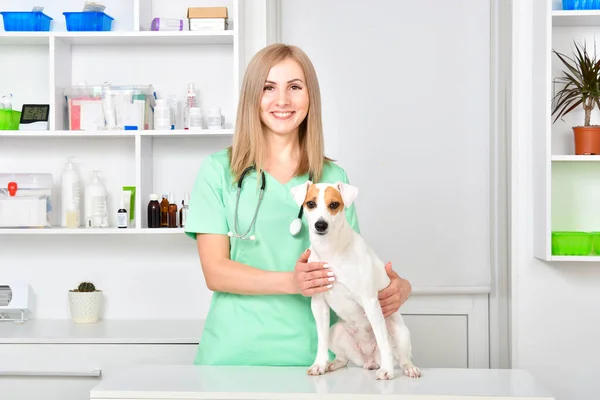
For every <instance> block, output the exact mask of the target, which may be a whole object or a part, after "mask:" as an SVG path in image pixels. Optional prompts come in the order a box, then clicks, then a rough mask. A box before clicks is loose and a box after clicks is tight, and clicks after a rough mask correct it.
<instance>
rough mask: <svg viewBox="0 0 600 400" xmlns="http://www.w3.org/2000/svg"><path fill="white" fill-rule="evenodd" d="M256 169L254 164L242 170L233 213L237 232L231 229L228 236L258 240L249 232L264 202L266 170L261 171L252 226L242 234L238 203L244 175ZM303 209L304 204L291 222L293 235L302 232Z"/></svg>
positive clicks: (310, 177)
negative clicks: (239, 225)
mask: <svg viewBox="0 0 600 400" xmlns="http://www.w3.org/2000/svg"><path fill="white" fill-rule="evenodd" d="M253 169H255V167H254V165H252V166H250V167H248V168H246V169H245V170H244V172H242V176H240V180H239V181H238V185H237V193H236V196H235V211H234V214H233V230H234V231H235V232H232V231H229V232H227V236H229V237H234V238H237V239H242V240H256V237H255V236H254V235H250V236H248V233H250V231H251V230H252V227H253V226H254V225H255V224H256V216H257V215H258V209H259V208H260V203H261V202H262V198H263V194H264V192H265V172H264V171H261V175H262V176H261V183H260V193H259V195H258V203H257V204H256V209H255V210H254V216H253V217H252V222H250V226H249V227H248V230H246V232H245V233H243V234H240V233H239V232H240V229H239V227H238V218H237V217H238V205H239V203H240V193H241V191H242V183H243V181H244V177H245V176H246V174H247V173H248V172H249V171H251V170H253ZM308 180H310V181H312V174H309V177H308ZM302 211H303V208H302V206H300V211H298V216H297V217H296V218H294V220H293V221H292V222H291V223H290V234H291V235H292V236H296V235H298V233H300V230H302Z"/></svg>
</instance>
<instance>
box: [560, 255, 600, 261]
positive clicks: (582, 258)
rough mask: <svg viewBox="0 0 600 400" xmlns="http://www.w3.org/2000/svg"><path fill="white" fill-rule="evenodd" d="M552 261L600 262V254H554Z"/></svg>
mask: <svg viewBox="0 0 600 400" xmlns="http://www.w3.org/2000/svg"><path fill="white" fill-rule="evenodd" d="M550 261H577V262H600V256H552V257H551V258H550Z"/></svg>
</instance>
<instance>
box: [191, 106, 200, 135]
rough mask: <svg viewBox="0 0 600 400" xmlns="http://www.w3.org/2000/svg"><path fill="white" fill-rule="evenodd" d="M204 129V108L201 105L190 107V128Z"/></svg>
mask: <svg viewBox="0 0 600 400" xmlns="http://www.w3.org/2000/svg"><path fill="white" fill-rule="evenodd" d="M201 129H202V110H201V109H200V107H191V108H190V130H201Z"/></svg>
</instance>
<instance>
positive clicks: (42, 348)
mask: <svg viewBox="0 0 600 400" xmlns="http://www.w3.org/2000/svg"><path fill="white" fill-rule="evenodd" d="M196 349H197V345H190V344H156V345H153V344H0V388H1V390H2V393H1V398H2V400H39V399H42V398H43V400H88V399H89V392H90V390H91V388H92V387H94V386H95V385H97V384H98V383H99V382H100V379H102V376H107V375H108V374H110V369H111V367H112V366H119V365H126V364H131V363H135V364H193V361H194V357H195V355H196ZM41 394H43V396H42V397H41V396H40V395H41Z"/></svg>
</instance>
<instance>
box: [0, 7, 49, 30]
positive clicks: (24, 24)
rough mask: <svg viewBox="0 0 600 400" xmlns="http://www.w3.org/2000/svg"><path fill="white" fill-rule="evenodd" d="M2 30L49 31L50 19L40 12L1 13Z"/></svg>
mask: <svg viewBox="0 0 600 400" xmlns="http://www.w3.org/2000/svg"><path fill="white" fill-rule="evenodd" d="M0 14H2V17H3V20H4V30H5V31H7V32H10V31H45V32H47V31H49V30H50V21H52V18H50V17H49V16H47V15H46V14H44V13H43V12H41V11H3V12H0Z"/></svg>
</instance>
